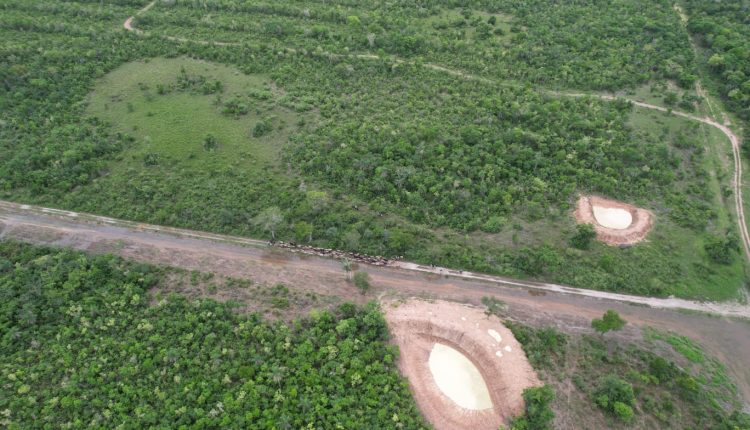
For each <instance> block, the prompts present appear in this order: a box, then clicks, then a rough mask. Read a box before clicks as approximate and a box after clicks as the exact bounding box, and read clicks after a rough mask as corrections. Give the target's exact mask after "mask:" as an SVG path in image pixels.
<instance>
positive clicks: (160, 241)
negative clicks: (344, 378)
mask: <svg viewBox="0 0 750 430" xmlns="http://www.w3.org/2000/svg"><path fill="white" fill-rule="evenodd" d="M8 239H15V240H22V241H26V242H30V243H35V244H41V245H51V246H58V247H71V248H74V249H79V250H83V251H88V252H92V253H104V252H107V253H113V254H116V255H120V256H122V257H124V258H127V259H131V260H136V261H141V262H144V263H149V264H157V265H169V266H174V267H180V268H184V269H186V270H199V271H204V272H214V273H217V274H221V275H225V276H232V277H238V278H245V279H252V280H254V281H257V282H268V283H277V282H283V283H285V284H286V285H288V286H289V287H290V288H297V289H300V290H312V291H314V292H316V293H318V294H321V295H328V296H330V295H336V296H339V297H341V298H342V299H345V300H350V301H353V302H359V303H362V302H364V301H366V300H370V299H373V298H374V297H375V296H384V295H385V296H397V297H399V296H418V297H428V298H441V299H446V300H455V301H460V302H464V303H473V304H479V303H480V302H481V298H482V297H484V296H490V295H491V296H495V297H497V298H498V299H500V300H503V301H505V302H506V303H508V305H509V307H510V309H511V310H512V312H513V314H514V315H516V316H518V317H519V318H520V319H523V320H524V321H525V322H527V323H530V324H547V325H557V326H561V327H564V328H566V329H567V330H588V327H589V324H590V320H591V319H592V318H595V317H599V316H601V314H602V313H604V311H605V310H607V309H615V310H617V311H618V312H619V313H620V314H621V315H622V316H623V317H624V318H625V319H626V320H627V321H628V322H630V323H631V324H632V325H633V326H636V327H642V326H652V327H656V328H658V329H662V330H671V331H674V332H677V333H680V334H683V335H685V336H689V337H691V338H693V339H696V340H697V341H699V342H700V343H702V344H703V345H704V346H705V347H706V348H707V349H708V350H709V351H710V352H711V353H712V354H714V355H715V356H717V357H718V358H719V359H720V360H721V361H722V362H724V363H725V364H726V365H727V368H728V370H729V372H730V374H731V376H732V377H733V379H735V380H736V381H737V383H738V387H739V388H740V390H741V393H742V395H743V396H744V398H745V399H746V401H748V400H749V399H750V366H747V365H746V364H747V363H746V360H744V359H743V357H750V322H748V320H747V319H738V318H729V317H727V316H726V312H725V311H726V309H724V308H722V306H724V305H722V304H700V303H697V304H698V305H702V306H706V307H705V308H703V309H702V310H704V311H719V313H720V314H725V315H723V316H722V315H720V314H714V315H705V314H699V313H686V312H682V311H679V310H678V309H677V308H675V303H683V304H684V303H685V302H686V301H677V302H675V301H671V300H660V299H650V298H633V297H630V296H622V298H625V299H627V300H628V301H633V300H635V301H638V302H640V300H641V299H642V300H646V301H648V302H649V303H652V304H660V305H662V306H663V308H660V309H658V308H652V307H649V306H645V305H644V304H641V303H636V304H632V303H628V302H623V301H619V300H613V299H616V298H617V297H618V295H611V294H608V293H603V292H597V291H586V290H579V289H573V288H568V287H564V286H558V285H550V284H541V283H534V282H526V281H518V280H512V279H503V278H498V277H491V276H486V275H481V274H475V273H469V272H459V271H450V270H448V269H441V268H434V269H433V268H431V267H424V266H419V265H416V264H412V263H405V262H399V263H398V265H397V266H394V267H390V266H389V267H376V266H363V265H359V267H358V270H365V271H367V272H368V273H369V274H370V276H371V279H372V283H373V285H374V291H373V293H372V295H370V296H362V295H361V294H359V293H358V292H357V291H356V289H355V288H354V287H353V286H352V285H351V284H350V283H349V282H347V280H346V275H345V272H344V270H343V269H342V266H341V263H340V262H339V261H337V260H332V259H326V258H320V257H316V256H310V255H305V254H299V253H294V252H288V251H283V250H279V249H275V248H272V247H270V246H268V245H267V244H266V243H265V242H262V241H257V240H252V239H247V238H241V237H232V236H223V235H217V234H211V233H202V232H196V231H190V230H182V229H176V228H170V227H161V226H154V225H146V224H139V223H135V222H131V221H120V220H116V219H112V218H107V217H99V216H94V215H87V214H81V213H75V212H69V211H62V210H56V209H47V208H39V207H35V206H29V205H21V204H16V203H9V202H1V201H0V240H8ZM688 303H694V302H688ZM714 306H717V308H714ZM677 307H679V306H677ZM734 309H735V311H736V312H733V313H732V315H748V308H747V307H746V306H738V305H737V306H735V307H734Z"/></svg>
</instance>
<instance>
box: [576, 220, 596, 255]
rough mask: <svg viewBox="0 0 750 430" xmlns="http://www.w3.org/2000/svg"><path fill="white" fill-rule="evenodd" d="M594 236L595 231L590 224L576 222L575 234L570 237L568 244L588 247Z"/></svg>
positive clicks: (579, 247)
mask: <svg viewBox="0 0 750 430" xmlns="http://www.w3.org/2000/svg"><path fill="white" fill-rule="evenodd" d="M595 237H596V231H594V226H593V225H592V224H578V226H576V234H575V235H573V237H571V238H570V244H571V245H572V246H573V247H574V248H578V249H589V248H591V242H592V241H593V240H594V238H595Z"/></svg>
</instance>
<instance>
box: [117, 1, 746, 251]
mask: <svg viewBox="0 0 750 430" xmlns="http://www.w3.org/2000/svg"><path fill="white" fill-rule="evenodd" d="M155 4H156V0H154V1H152V2H151V3H149V4H147V5H146V6H145V7H143V8H142V9H140V10H139V11H138V12H136V14H135V15H134V16H131V17H128V18H127V19H126V20H125V22H124V23H123V27H124V28H125V30H127V31H130V32H133V33H134V34H138V35H143V32H142V31H141V30H138V29H137V28H135V27H133V19H134V18H135V17H136V16H138V15H141V14H143V13H145V12H147V11H148V10H149V9H151V8H152V7H153V6H154V5H155ZM164 38H165V39H167V40H171V41H174V42H181V43H197V44H199V45H216V46H241V45H242V44H241V43H236V42H212V41H208V40H192V39H186V38H182V37H174V36H164ZM286 49H287V51H289V52H292V53H293V52H297V50H296V49H294V48H286ZM328 55H330V56H333V57H349V58H358V59H363V60H380V59H381V57H379V56H377V55H374V54H343V55H342V54H328ZM393 61H395V62H396V63H400V64H415V63H414V62H412V61H408V60H403V59H399V58H394V59H393ZM424 67H426V68H428V69H432V70H435V71H438V72H441V73H446V74H449V75H452V76H456V77H459V78H462V79H468V80H473V81H480V82H485V83H491V84H499V85H508V83H507V82H502V81H497V80H494V79H489V78H484V77H481V76H476V75H472V74H471V73H467V72H464V71H461V70H456V69H452V68H449V67H445V66H441V65H439V64H434V63H425V64H424ZM539 91H540V92H543V93H547V94H552V95H555V96H560V97H593V98H598V99H601V100H616V99H621V100H627V101H629V102H630V103H632V104H633V105H635V106H638V107H641V108H644V109H651V110H656V111H660V112H665V113H671V114H673V115H677V116H680V117H683V118H687V119H689V120H692V121H698V122H701V123H703V124H706V125H710V126H712V127H716V128H717V129H719V130H720V131H721V132H722V133H724V135H725V136H727V138H728V139H729V141H730V143H731V146H732V158H733V160H734V177H733V180H732V189H733V192H734V205H735V212H736V213H737V226H738V228H739V230H740V237H741V238H742V247H743V249H744V251H745V258H746V259H747V260H748V261H750V234H749V233H748V229H747V222H746V221H745V207H744V204H743V201H742V200H743V198H742V158H741V156H740V139H739V137H738V136H737V135H736V134H734V132H732V130H731V129H729V127H727V126H726V125H724V124H720V123H718V122H716V121H714V120H712V119H710V118H708V117H703V118H702V117H697V116H695V115H691V114H689V113H685V112H680V111H674V110H671V109H667V108H665V107H662V106H656V105H652V104H648V103H643V102H639V101H636V100H632V99H628V98H625V97H619V96H618V97H615V96H610V95H606V94H587V93H575V92H562V91H553V90H545V89H541V90H539Z"/></svg>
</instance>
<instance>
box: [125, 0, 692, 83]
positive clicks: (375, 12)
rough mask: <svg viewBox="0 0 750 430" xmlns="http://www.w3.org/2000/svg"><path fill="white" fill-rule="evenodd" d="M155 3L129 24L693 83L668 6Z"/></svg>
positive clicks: (552, 76)
mask: <svg viewBox="0 0 750 430" xmlns="http://www.w3.org/2000/svg"><path fill="white" fill-rule="evenodd" d="M206 6H207V7H204V6H203V5H201V4H199V3H194V2H187V1H175V2H160V3H158V4H157V7H156V8H154V9H153V10H151V11H149V12H148V13H147V14H144V15H142V16H139V17H137V19H136V21H135V25H136V26H137V27H139V28H141V29H143V30H146V31H149V32H151V33H154V34H169V35H176V36H181V37H186V38H190V39H193V40H196V39H197V40H215V41H222V42H242V43H246V44H249V45H251V46H253V45H257V46H264V45H266V46H273V47H277V48H280V47H293V48H295V49H298V50H306V51H309V52H316V51H317V52H333V53H341V52H347V51H348V52H355V53H371V52H376V53H383V54H386V55H397V56H400V57H404V58H409V59H416V60H417V61H427V62H434V63H439V64H446V65H450V66H453V67H458V68H462V69H465V70H468V71H471V72H473V73H477V74H480V75H484V76H491V77H493V78H494V77H503V78H504V79H513V80H519V81H522V82H532V83H535V84H543V85H549V84H554V85H563V86H574V87H580V88H591V89H619V88H622V87H626V86H633V85H636V84H639V83H645V82H646V81H648V80H650V79H655V78H669V79H675V80H677V81H678V82H680V83H681V84H682V85H683V86H685V87H689V86H690V85H691V84H692V82H693V81H694V80H695V75H694V73H695V71H694V70H693V65H692V59H693V53H692V50H691V49H690V45H689V43H688V40H687V34H686V32H685V30H684V28H683V27H682V26H681V24H680V21H679V18H678V16H677V14H675V13H674V11H673V10H672V3H670V2H669V1H666V0H635V1H628V2H599V1H583V2H549V1H545V0H533V1H524V2H517V1H512V0H492V1H489V0H474V1H458V0H443V1H435V2H430V3H422V2H415V1H403V2H397V3H393V4H391V3H378V2H371V3H362V2H349V1H338V2H335V3H333V4H330V3H317V2H310V1H305V2H293V3H291V2H290V3H287V2H260V3H236V2H223V1H214V2H210V3H208V4H207V5H206Z"/></svg>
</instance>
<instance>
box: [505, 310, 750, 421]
mask: <svg viewBox="0 0 750 430" xmlns="http://www.w3.org/2000/svg"><path fill="white" fill-rule="evenodd" d="M608 314H610V312H608ZM607 320H611V321H614V317H613V316H610V317H608V316H607V315H605V317H604V318H603V319H600V320H596V321H598V322H597V323H596V324H595V326H596V327H598V328H602V324H603V323H605V322H606V321H607ZM620 325H621V323H620V322H619V321H618V322H617V323H616V324H615V326H618V327H619V326H620ZM509 327H510V328H511V330H512V331H513V333H514V335H515V337H516V339H518V341H519V342H520V343H521V344H522V345H523V348H524V350H525V351H526V354H527V355H528V356H529V359H530V361H531V364H532V365H533V366H534V368H535V370H536V371H537V372H539V376H540V379H541V380H542V381H543V382H544V383H546V384H547V385H548V386H549V387H550V388H551V389H553V390H554V393H555V396H554V400H552V399H551V398H550V396H544V397H543V398H542V399H545V400H546V402H547V404H549V405H550V407H551V409H552V410H553V411H554V413H555V415H554V416H555V418H554V425H553V428H568V427H571V426H572V427H574V428H580V429H597V428H614V429H620V428H622V429H625V428H705V429H716V430H719V429H748V428H750V416H748V415H747V414H743V413H742V412H741V407H742V404H741V402H740V399H739V397H738V395H737V392H736V388H735V387H734V385H732V383H731V382H730V381H729V379H728V377H727V375H726V372H725V369H724V367H723V366H722V365H721V364H720V363H719V362H718V361H717V360H716V359H714V358H710V359H709V358H708V357H709V356H708V354H707V353H706V352H705V351H704V350H703V349H702V348H701V347H700V346H699V345H696V344H695V343H694V342H692V341H690V340H688V339H687V338H684V337H682V336H677V335H674V334H668V333H661V332H657V331H655V330H652V329H647V330H646V331H645V334H646V336H645V337H646V341H645V342H631V341H627V340H622V339H620V338H618V337H617V336H610V335H599V336H591V335H581V334H565V333H562V332H560V331H558V330H556V329H554V328H551V327H546V328H532V327H529V326H525V325H522V324H519V323H513V324H510V325H509ZM602 331H603V330H602ZM550 339H551V340H552V341H550ZM672 346H673V347H674V348H672ZM685 358H687V359H688V360H685ZM528 395H529V396H531V395H532V393H529V394H528ZM538 397H539V395H537V396H535V397H532V398H531V399H532V405H536V407H538V408H540V409H537V410H535V411H534V410H532V411H531V412H532V413H535V414H536V416H538V415H539V414H540V412H541V416H542V417H549V413H547V412H544V404H545V402H542V399H540V398H538ZM529 413H530V412H529V411H528V410H527V411H526V415H525V416H524V417H521V418H519V419H518V420H517V421H518V422H519V423H520V424H519V425H518V426H517V427H511V428H517V429H526V428H530V427H524V426H523V425H522V424H523V423H524V422H525V420H526V419H527V418H526V416H528V415H529ZM532 416H534V415H532ZM540 428H544V427H540Z"/></svg>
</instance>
